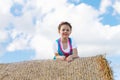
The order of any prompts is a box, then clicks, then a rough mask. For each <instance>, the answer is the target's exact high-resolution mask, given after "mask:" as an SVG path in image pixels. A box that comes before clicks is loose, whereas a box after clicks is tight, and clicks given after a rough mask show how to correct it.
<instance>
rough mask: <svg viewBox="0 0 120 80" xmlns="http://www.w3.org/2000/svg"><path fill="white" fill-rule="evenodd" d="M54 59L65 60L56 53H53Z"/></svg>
mask: <svg viewBox="0 0 120 80" xmlns="http://www.w3.org/2000/svg"><path fill="white" fill-rule="evenodd" d="M55 56H56V59H60V60H65V56H60V55H59V54H58V53H55Z"/></svg>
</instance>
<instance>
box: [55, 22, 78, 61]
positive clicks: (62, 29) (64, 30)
mask: <svg viewBox="0 0 120 80" xmlns="http://www.w3.org/2000/svg"><path fill="white" fill-rule="evenodd" d="M71 32H72V26H71V24H70V23H68V22H62V23H60V24H59V26H58V33H59V34H60V38H59V39H57V40H56V41H55V42H54V44H53V51H54V54H55V57H54V59H60V60H65V61H68V62H69V61H72V60H73V59H74V58H77V57H78V51H77V46H76V44H75V42H74V40H73V39H72V38H70V37H69V36H70V34H71Z"/></svg>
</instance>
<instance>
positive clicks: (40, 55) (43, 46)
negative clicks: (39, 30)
mask: <svg viewBox="0 0 120 80" xmlns="http://www.w3.org/2000/svg"><path fill="white" fill-rule="evenodd" d="M30 46H31V47H32V48H33V49H35V51H36V54H35V57H34V59H52V58H53V53H52V47H51V46H52V44H51V41H50V40H48V39H46V37H44V36H42V35H39V34H37V35H35V36H34V37H33V39H32V40H31V43H30Z"/></svg>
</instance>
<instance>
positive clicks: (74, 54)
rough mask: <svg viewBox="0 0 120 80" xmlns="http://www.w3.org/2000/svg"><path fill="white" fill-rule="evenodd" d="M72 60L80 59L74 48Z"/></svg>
mask: <svg viewBox="0 0 120 80" xmlns="http://www.w3.org/2000/svg"><path fill="white" fill-rule="evenodd" d="M72 58H79V56H78V50H77V48H74V49H73V54H72Z"/></svg>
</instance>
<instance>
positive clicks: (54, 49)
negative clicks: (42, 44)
mask: <svg viewBox="0 0 120 80" xmlns="http://www.w3.org/2000/svg"><path fill="white" fill-rule="evenodd" d="M57 51H58V44H57V41H54V42H53V52H54V53H58V52H57Z"/></svg>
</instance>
